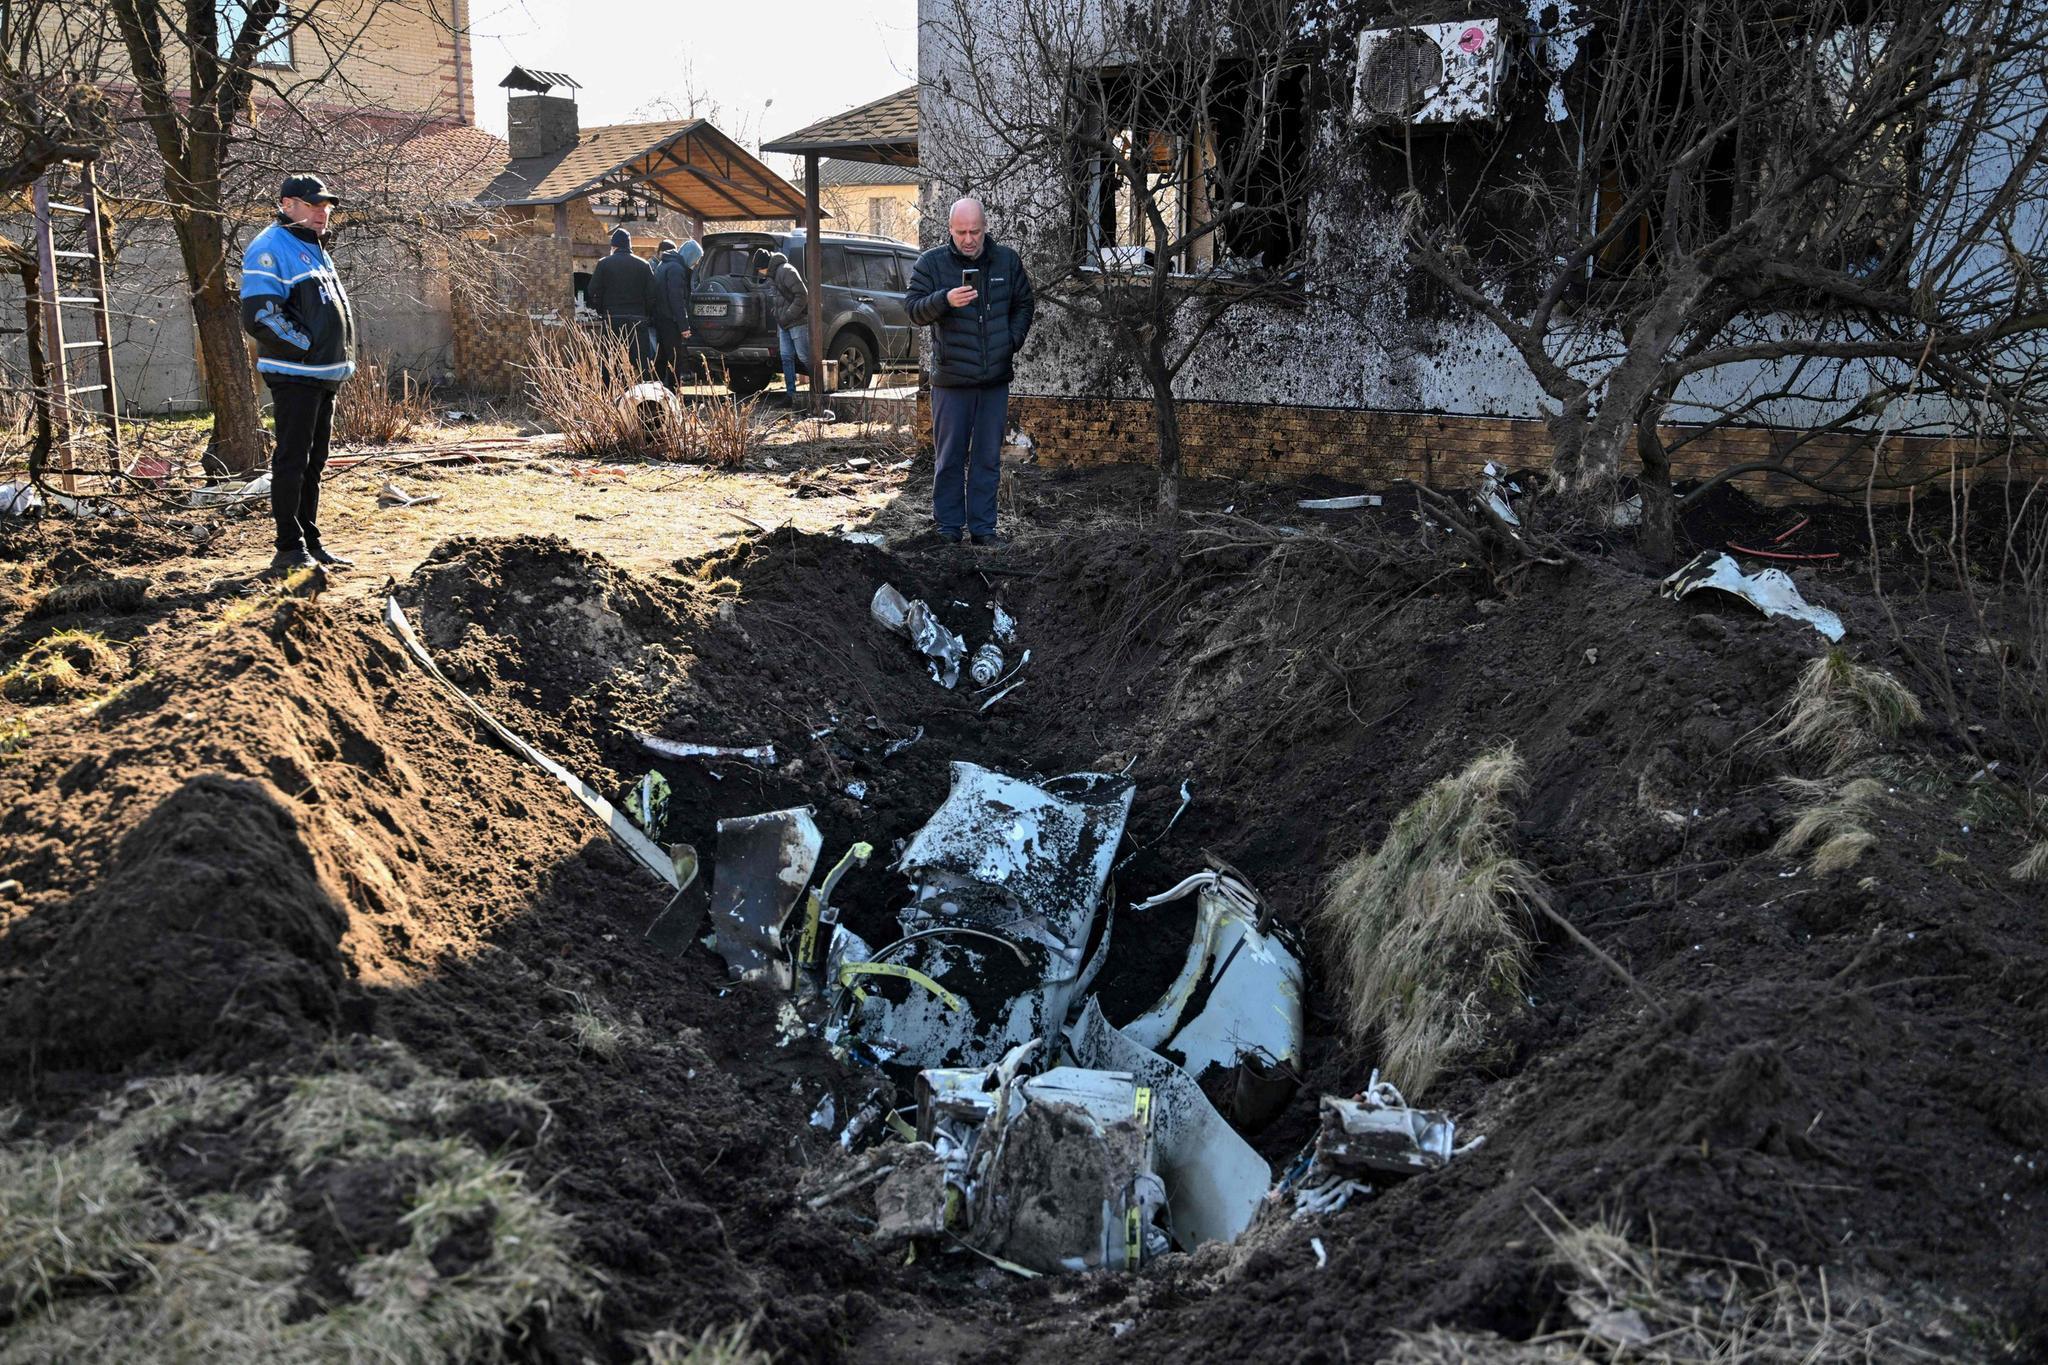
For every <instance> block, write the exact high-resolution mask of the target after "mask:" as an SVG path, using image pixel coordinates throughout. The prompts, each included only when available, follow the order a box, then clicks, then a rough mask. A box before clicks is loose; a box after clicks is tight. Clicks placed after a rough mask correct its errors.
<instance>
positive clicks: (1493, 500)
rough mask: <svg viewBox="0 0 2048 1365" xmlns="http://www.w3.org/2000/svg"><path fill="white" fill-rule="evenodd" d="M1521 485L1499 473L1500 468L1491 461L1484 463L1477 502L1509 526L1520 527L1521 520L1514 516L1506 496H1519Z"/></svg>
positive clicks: (1513, 510)
mask: <svg viewBox="0 0 2048 1365" xmlns="http://www.w3.org/2000/svg"><path fill="white" fill-rule="evenodd" d="M1521 491H1522V485H1520V484H1518V483H1515V482H1513V481H1512V480H1510V479H1508V478H1507V476H1506V475H1504V474H1502V473H1501V472H1500V466H1498V465H1496V464H1495V463H1494V462H1493V461H1491V460H1488V461H1487V462H1486V468H1485V470H1484V471H1483V472H1482V473H1481V474H1480V477H1479V500H1480V501H1481V502H1483V503H1485V504H1486V505H1487V506H1488V507H1489V508H1491V509H1492V510H1493V514H1494V515H1495V516H1497V517H1499V518H1500V519H1501V520H1502V521H1504V522H1506V523H1507V524H1508V525H1510V526H1520V525H1521V524H1522V519H1521V518H1520V517H1518V516H1516V515H1515V509H1514V508H1513V507H1511V506H1509V505H1508V499H1507V495H1508V494H1510V493H1514V494H1518V495H1519V494H1520V493H1521Z"/></svg>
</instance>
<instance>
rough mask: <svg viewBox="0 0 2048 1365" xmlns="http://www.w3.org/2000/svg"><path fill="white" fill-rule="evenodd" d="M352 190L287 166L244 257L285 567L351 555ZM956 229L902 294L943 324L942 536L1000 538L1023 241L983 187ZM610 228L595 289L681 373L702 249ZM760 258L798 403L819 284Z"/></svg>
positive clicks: (638, 340) (281, 570)
mask: <svg viewBox="0 0 2048 1365" xmlns="http://www.w3.org/2000/svg"><path fill="white" fill-rule="evenodd" d="M340 202H341V200H340V197H339V196H338V195H335V194H333V193H331V192H330V191H329V190H328V188H327V186H326V184H325V183H324V182H323V181H322V180H321V179H320V177H319V176H317V175H305V174H300V175H291V176H287V177H286V178H285V180H284V183H283V185H282V186H281V187H280V188H279V190H278V197H277V218H276V221H274V222H273V223H271V224H270V225H269V226H268V227H266V228H264V229H263V231H261V232H259V233H257V234H256V236H255V237H254V238H253V239H251V241H250V243H249V246H248V249H247V250H246V251H245V252H244V253H243V257H242V326H243V328H244V330H246V331H247V332H248V333H249V335H250V336H251V337H253V338H254V339H255V341H256V351H257V359H256V370H257V373H258V374H259V375H261V376H262V378H263V381H264V383H266V384H267V385H269V387H270V397H271V407H272V411H273V414H274V417H275V426H276V433H275V435H276V444H275V447H274V448H273V450H272V453H271V458H270V474H271V477H270V508H271V515H272V517H273V519H274V520H275V521H276V524H277V550H276V554H275V556H274V557H273V558H272V560H271V563H270V568H269V570H268V571H267V572H268V573H270V574H271V575H273V576H282V575H285V574H288V573H291V572H292V571H294V570H298V569H311V568H337V569H338V568H349V567H351V565H350V562H349V561H348V560H347V559H345V558H344V557H342V556H341V555H339V554H337V553H336V552H335V551H333V550H331V549H330V548H328V547H327V545H326V544H325V543H324V542H323V541H322V539H321V535H320V526H319V507H320V474H321V471H322V470H323V469H324V468H325V467H326V464H327V448H328V441H329V435H330V432H331V430H332V427H333V421H334V402H335V395H336V394H337V393H338V392H339V391H340V389H341V386H342V385H343V384H344V383H345V382H346V381H347V380H348V379H349V377H350V376H351V375H353V374H354V373H355V347H356V326H355V313H354V311H353V309H352V308H351V307H350V304H349V300H348V293H347V291H346V290H344V289H343V288H342V283H341V276H340V274H339V272H338V271H337V270H336V269H335V264H334V258H333V257H332V256H331V255H329V254H328V251H327V247H326V243H325V240H324V239H325V238H326V235H327V230H328V225H329V222H330V220H331V218H332V215H333V212H334V209H335V206H336V205H338V204H339V203H340ZM946 236H947V240H946V243H945V245H943V246H938V247H934V248H933V249H932V250H930V251H927V252H925V253H924V254H923V255H922V256H920V257H918V260H917V265H916V267H915V268H914V269H913V270H912V271H911V275H910V291H909V297H908V299H907V300H906V305H907V307H908V310H909V313H910V320H911V321H912V322H913V323H915V324H916V325H918V326H920V327H928V328H930V329H931V357H930V359H931V385H932V444H933V447H934V456H935V460H934V471H933V480H932V520H933V523H934V528H935V529H936V531H937V533H938V535H939V537H940V538H941V539H943V540H946V541H950V542H953V543H956V544H957V543H959V542H960V541H961V540H962V539H964V538H971V539H972V541H973V542H974V543H975V544H976V545H988V544H993V543H996V542H997V541H999V540H1000V539H1001V536H1000V534H999V533H998V531H997V527H996V489H997V486H998V482H999V477H1000V472H1001V467H1000V457H1001V452H1002V441H1003V432H1004V429H1005V427H1006V425H1007V422H1008V411H1009V399H1010V380H1011V377H1012V373H1013V362H1014V360H1015V357H1016V355H1017V352H1018V351H1019V350H1021V349H1022V348H1023V346H1024V341H1025V338H1026V337H1027V336H1029V335H1030V332H1031V322H1032V317H1033V313H1034V303H1033V299H1032V293H1031V280H1030V277H1029V276H1028V275H1027V274H1026V273H1025V271H1024V262H1023V261H1022V260H1021V259H1020V258H1019V257H1018V255H1017V252H1016V251H1015V250H1014V249H1012V248H1010V247H1007V246H1003V245H1001V244H999V243H998V242H996V241H995V240H994V239H993V238H992V237H990V236H989V233H988V219H987V215H986V213H985V211H984V210H983V208H982V205H981V203H980V201H978V200H975V199H962V200H959V201H958V202H957V203H955V204H954V205H953V207H952V211H951V212H950V213H949V214H948V215H947V219H946ZM611 243H612V251H611V254H610V255H608V256H606V257H605V258H604V259H603V260H601V261H599V262H598V265H597V269H596V270H594V271H593V272H592V273H591V278H590V284H589V285H588V287H587V288H586V289H585V291H584V301H585V302H586V303H588V304H589V305H590V307H592V308H594V309H596V310H597V311H598V312H599V313H601V314H603V315H604V316H605V318H606V319H607V320H608V321H609V322H610V324H611V325H612V326H613V327H614V328H616V329H617V330H619V331H620V332H621V333H622V334H626V335H627V336H628V338H629V340H628V344H629V345H630V346H631V347H632V348H633V354H634V357H635V362H636V364H639V365H642V366H646V365H647V364H648V360H649V358H648V353H647V349H646V348H647V340H646V338H647V334H648V332H649V331H650V330H651V331H652V333H653V338H654V346H655V350H654V354H653V357H652V363H653V365H654V367H656V368H657V369H663V368H665V369H666V372H667V377H668V378H669V381H670V382H674V379H675V377H676V372H677V370H678V369H679V367H680V360H681V353H682V346H683V343H684V342H686V341H688V340H689V339H690V336H691V326H690V317H691V313H690V297H691V287H692V283H693V275H692V272H693V271H694V269H695V267H696V265H697V263H698V262H699V261H701V260H702V259H703V254H704V249H703V247H702V246H701V245H699V244H698V243H697V242H695V241H686V242H684V243H683V244H682V245H680V246H678V245H677V244H675V243H673V242H668V241H664V242H662V243H661V250H660V252H659V254H658V255H657V256H656V258H655V263H654V264H653V265H649V264H648V263H647V262H645V261H642V260H640V259H638V258H637V257H635V256H634V255H633V241H632V236H631V234H629V233H628V232H627V231H626V230H625V229H624V228H620V229H617V230H616V231H614V232H613V233H612V238H611ZM753 267H754V271H755V275H756V278H758V279H762V280H765V281H766V282H767V283H768V284H769V285H770V286H771V287H772V290H773V298H774V299H775V316H776V326H777V332H778V334H779V337H780V341H781V348H782V370H783V385H784V389H785V391H786V392H787V393H788V395H789V397H790V400H791V402H792V403H793V402H794V401H795V397H796V374H797V368H798V363H799V362H800V361H802V362H806V368H808V364H807V362H808V359H809V356H810V343H811V337H810V328H809V321H810V290H809V287H808V285H807V284H806V282H805V280H804V277H803V274H802V272H801V271H799V270H798V269H797V268H796V267H795V266H794V265H793V264H791V263H790V261H789V260H788V258H787V257H785V256H784V255H782V253H780V252H771V253H762V254H759V255H757V256H756V258H755V260H754V262H753Z"/></svg>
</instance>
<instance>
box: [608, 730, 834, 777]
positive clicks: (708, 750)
mask: <svg viewBox="0 0 2048 1365" xmlns="http://www.w3.org/2000/svg"><path fill="white" fill-rule="evenodd" d="M626 733H627V734H629V735H631V736H632V737H633V742H634V743H636V744H638V745H639V746H640V747H641V748H643V749H646V750H648V751H649V752H651V753H657V754H662V755H664V756H666V757H668V758H729V759H733V760H736V761H738V762H742V763H753V764H758V765H759V766H761V767H763V768H772V767H774V766H775V763H776V759H775V746H774V745H773V744H748V745H732V744H688V743H684V742H683V741H681V740H674V739H662V738H660V737H659V736H656V735H650V734H646V733H644V732H642V731H639V730H628V731H627V732H626ZM824 733H827V734H829V733H831V732H830V731H829V730H827V731H825V732H824ZM812 738H813V739H815V738H817V736H816V735H813V736H812Z"/></svg>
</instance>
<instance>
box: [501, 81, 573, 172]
mask: <svg viewBox="0 0 2048 1365" xmlns="http://www.w3.org/2000/svg"><path fill="white" fill-rule="evenodd" d="M507 103H508V105H509V106H510V109H511V128H510V133H511V137H510V139H509V141H510V142H511V143H512V159H513V160H515V161H517V160H519V159H520V158H522V157H528V156H551V155H553V154H554V153H556V152H566V151H568V150H569V149H570V148H571V147H574V146H575V145H576V134H577V132H578V131H579V130H578V128H577V125H576V101H575V100H573V99H568V98H566V97H564V96H561V95H514V96H512V98H511V99H510V100H509V101H507Z"/></svg>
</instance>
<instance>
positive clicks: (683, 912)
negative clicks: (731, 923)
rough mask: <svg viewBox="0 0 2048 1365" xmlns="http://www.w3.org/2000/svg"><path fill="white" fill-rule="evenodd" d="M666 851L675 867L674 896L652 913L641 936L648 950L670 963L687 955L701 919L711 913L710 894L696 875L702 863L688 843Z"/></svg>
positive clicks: (699, 929)
mask: <svg viewBox="0 0 2048 1365" xmlns="http://www.w3.org/2000/svg"><path fill="white" fill-rule="evenodd" d="M669 852H670V853H671V854H672V855H673V861H674V864H675V879H676V893H675V895H673V896H671V897H670V898H669V901H668V904H666V905H664V906H662V907H661V909H659V910H657V911H655V912H654V918H652V919H650V920H649V921H648V922H647V928H646V930H645V931H644V932H643V933H642V935H641V937H643V938H645V939H646V940H647V944H648V946H649V947H651V948H653V949H654V951H656V952H657V953H660V954H661V955H662V956H664V957H666V958H669V959H671V960H673V959H675V958H679V957H681V956H682V955H683V954H684V953H686V952H688V951H689V949H690V945H691V944H692V943H695V942H696V941H697V937H698V935H700V934H702V933H703V932H704V920H705V917H706V915H708V914H709V913H710V910H711V891H710V888H709V887H708V886H707V885H706V884H705V881H704V878H703V877H702V876H700V875H699V873H700V872H701V871H702V867H703V865H702V862H701V861H700V860H699V859H698V857H697V849H696V847H695V846H694V845H691V844H672V845H670V847H669Z"/></svg>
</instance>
